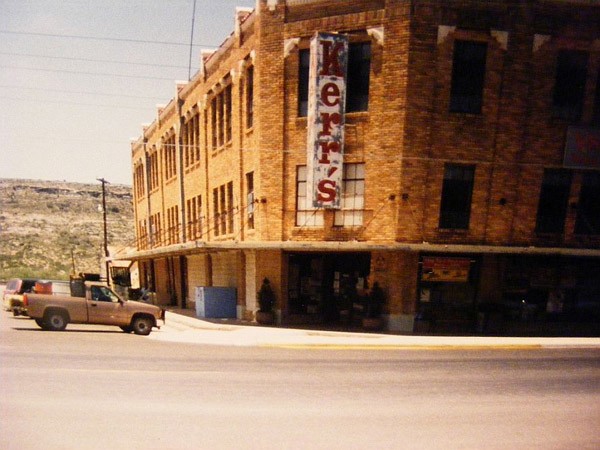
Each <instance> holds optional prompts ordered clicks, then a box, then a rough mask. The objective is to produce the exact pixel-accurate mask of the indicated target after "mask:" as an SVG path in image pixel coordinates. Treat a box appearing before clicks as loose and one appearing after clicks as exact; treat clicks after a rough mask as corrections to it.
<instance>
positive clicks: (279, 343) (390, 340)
mask: <svg viewBox="0 0 600 450" xmlns="http://www.w3.org/2000/svg"><path fill="white" fill-rule="evenodd" d="M170 323H175V324H178V325H180V326H183V327H184V330H183V331H182V330H178V334H177V335H163V336H157V337H156V338H157V339H161V340H162V339H164V340H170V341H174V342H187V343H197V344H204V345H221V346H243V347H261V348H283V349H295V350H306V349H312V350H434V351H440V350H441V351H447V350H463V351H478V350H541V349H567V348H568V349H600V338H596V337H592V338H572V337H556V338H554V337H489V336H420V335H391V334H372V333H353V332H340V331H322V330H310V329H296V328H276V327H260V326H255V325H243V324H239V325H238V324H219V323H213V322H208V321H205V320H202V319H197V318H194V317H189V316H185V315H182V314H177V313H174V312H169V311H167V315H166V323H165V324H166V325H168V324H170ZM204 332H209V333H204ZM215 332H216V333H215Z"/></svg>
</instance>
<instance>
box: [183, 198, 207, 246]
mask: <svg viewBox="0 0 600 450" xmlns="http://www.w3.org/2000/svg"><path fill="white" fill-rule="evenodd" d="M186 210H187V237H188V239H190V240H196V239H199V238H201V237H202V225H203V224H202V196H201V195H198V196H196V197H193V198H191V199H188V200H187V202H186Z"/></svg>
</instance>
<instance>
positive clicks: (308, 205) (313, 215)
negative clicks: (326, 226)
mask: <svg viewBox="0 0 600 450" xmlns="http://www.w3.org/2000/svg"><path fill="white" fill-rule="evenodd" d="M306 176H307V169H306V166H298V168H297V172H296V226H299V227H322V226H323V223H324V220H323V210H322V209H317V208H315V207H314V206H313V205H312V200H311V199H310V198H308V196H307V192H306V189H307V186H306Z"/></svg>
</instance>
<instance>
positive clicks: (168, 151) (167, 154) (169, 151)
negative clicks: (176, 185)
mask: <svg viewBox="0 0 600 450" xmlns="http://www.w3.org/2000/svg"><path fill="white" fill-rule="evenodd" d="M162 150H163V160H164V162H165V179H166V180H170V179H171V178H173V177H174V176H175V175H177V145H176V143H175V135H174V134H173V135H171V136H169V137H168V138H166V139H165V141H164V142H163V149H162Z"/></svg>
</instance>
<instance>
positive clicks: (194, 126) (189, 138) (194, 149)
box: [182, 113, 200, 168]
mask: <svg viewBox="0 0 600 450" xmlns="http://www.w3.org/2000/svg"><path fill="white" fill-rule="evenodd" d="M182 144H183V155H184V157H183V162H184V165H185V167H186V168H187V167H190V166H192V165H194V164H196V163H197V162H199V161H200V115H199V114H198V113H196V114H194V115H193V116H192V117H191V118H190V119H189V120H188V121H187V122H186V123H185V125H184V127H183V133H182Z"/></svg>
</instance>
